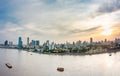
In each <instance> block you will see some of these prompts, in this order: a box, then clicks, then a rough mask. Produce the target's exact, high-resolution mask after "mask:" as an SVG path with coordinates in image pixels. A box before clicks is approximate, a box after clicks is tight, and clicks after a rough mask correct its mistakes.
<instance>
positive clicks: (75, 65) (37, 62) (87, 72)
mask: <svg viewBox="0 0 120 76" xmlns="http://www.w3.org/2000/svg"><path fill="white" fill-rule="evenodd" d="M31 54H32V55H31ZM5 63H10V64H12V65H13V68H12V69H9V68H7V67H6V65H5ZM57 67H64V72H58V71H57V70H56V69H57ZM0 76H120V52H118V53H112V56H109V54H107V53H106V54H98V55H92V56H90V55H85V56H79V55H77V56H75V55H63V56H61V55H46V54H37V53H32V52H27V51H23V50H16V49H0Z"/></svg>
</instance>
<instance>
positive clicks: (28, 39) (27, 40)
mask: <svg viewBox="0 0 120 76" xmlns="http://www.w3.org/2000/svg"><path fill="white" fill-rule="evenodd" d="M27 45H28V46H29V37H27Z"/></svg>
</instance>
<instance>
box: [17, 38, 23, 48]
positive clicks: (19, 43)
mask: <svg viewBox="0 0 120 76" xmlns="http://www.w3.org/2000/svg"><path fill="white" fill-rule="evenodd" d="M22 47H23V45H22V38H21V37H19V38H18V48H22Z"/></svg>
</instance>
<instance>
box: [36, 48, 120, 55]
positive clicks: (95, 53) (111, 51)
mask: <svg viewBox="0 0 120 76" xmlns="http://www.w3.org/2000/svg"><path fill="white" fill-rule="evenodd" d="M117 52H120V49H115V50H107V51H102V52H94V53H47V52H46V53H41V52H35V53H39V54H47V55H80V56H85V55H97V54H104V53H117Z"/></svg>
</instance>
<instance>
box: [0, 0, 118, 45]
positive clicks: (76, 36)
mask: <svg viewBox="0 0 120 76" xmlns="http://www.w3.org/2000/svg"><path fill="white" fill-rule="evenodd" d="M119 29H120V0H0V43H3V42H4V41H5V40H9V41H13V42H14V43H17V41H18V37H19V36H21V37H22V39H23V43H24V44H26V39H27V37H29V38H30V40H32V39H34V40H40V41H41V42H45V41H46V40H50V41H55V42H57V43H64V42H66V41H68V42H72V41H78V40H81V41H84V40H86V41H89V39H90V37H92V38H93V39H94V41H100V40H104V39H105V38H106V39H108V40H114V39H115V38H119V37H120V31H119Z"/></svg>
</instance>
